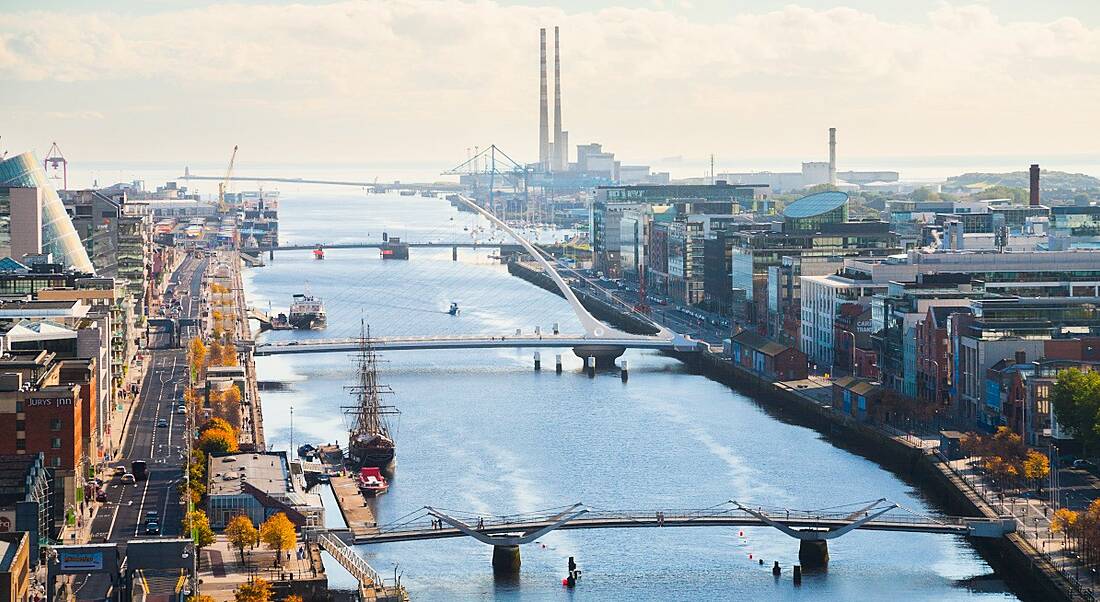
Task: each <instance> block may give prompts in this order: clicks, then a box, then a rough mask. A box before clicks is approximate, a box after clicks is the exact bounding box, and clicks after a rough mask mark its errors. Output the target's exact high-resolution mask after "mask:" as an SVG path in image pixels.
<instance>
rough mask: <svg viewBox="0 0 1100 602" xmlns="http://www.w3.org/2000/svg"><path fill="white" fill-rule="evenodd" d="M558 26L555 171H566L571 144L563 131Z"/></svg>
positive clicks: (556, 40)
mask: <svg viewBox="0 0 1100 602" xmlns="http://www.w3.org/2000/svg"><path fill="white" fill-rule="evenodd" d="M560 50H561V48H560V46H559V44H558V26H557V25H555V26H554V171H565V170H566V168H567V167H568V165H567V164H566V161H567V159H566V158H567V157H568V156H569V146H568V144H567V143H566V142H565V136H564V135H563V134H562V131H561V54H560Z"/></svg>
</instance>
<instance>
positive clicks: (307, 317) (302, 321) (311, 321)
mask: <svg viewBox="0 0 1100 602" xmlns="http://www.w3.org/2000/svg"><path fill="white" fill-rule="evenodd" d="M287 321H288V322H289V323H290V325H291V326H292V327H294V328H296V329H298V330H320V329H322V328H324V327H325V316H323V315H318V314H294V315H293V316H290V318H289V319H288V320H287Z"/></svg>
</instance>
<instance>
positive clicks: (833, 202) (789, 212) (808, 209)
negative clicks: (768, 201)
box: [783, 190, 848, 219]
mask: <svg viewBox="0 0 1100 602" xmlns="http://www.w3.org/2000/svg"><path fill="white" fill-rule="evenodd" d="M847 202H848V193H847V192H840V191H839V190H831V191H827V192H819V193H817V194H811V195H809V196H804V197H802V198H800V199H798V200H796V201H793V202H791V204H789V205H787V206H786V207H785V208H784V209H783V217H786V218H794V219H797V218H803V217H813V216H815V215H821V214H823V213H828V212H830V211H832V210H833V209H836V208H837V207H840V206H841V205H843V204H844V203H847Z"/></svg>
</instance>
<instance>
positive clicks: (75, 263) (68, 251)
mask: <svg viewBox="0 0 1100 602" xmlns="http://www.w3.org/2000/svg"><path fill="white" fill-rule="evenodd" d="M0 188H6V189H10V188H37V189H39V190H40V191H41V196H40V198H41V199H42V206H41V207H40V211H41V215H42V251H43V252H44V253H50V254H52V255H53V258H54V261H57V262H59V263H61V264H63V265H64V266H65V267H68V268H72V269H75V270H79V271H81V272H86V273H89V274H94V273H95V268H94V267H92V261H91V259H89V258H88V252H87V251H86V250H85V249H84V245H83V244H82V243H81V241H80V235H79V234H77V232H76V229H75V228H73V223H72V220H70V219H69V214H68V213H66V212H65V205H63V204H62V203H61V199H60V198H59V197H58V196H57V192H56V191H54V189H53V187H51V186H50V185H49V182H48V181H47V180H46V173H45V171H43V169H42V166H41V165H40V164H39V162H38V159H37V158H35V156H34V154H33V153H23V154H21V155H16V156H14V157H11V158H9V159H6V160H4V161H0ZM0 210H5V212H4V214H3V216H4V218H5V219H10V216H11V194H10V190H4V191H2V192H0ZM4 227H5V228H10V221H9V222H6V223H5V224H4ZM0 236H6V237H7V238H8V240H9V244H10V238H11V232H10V230H8V231H7V232H0ZM16 259H18V258H16Z"/></svg>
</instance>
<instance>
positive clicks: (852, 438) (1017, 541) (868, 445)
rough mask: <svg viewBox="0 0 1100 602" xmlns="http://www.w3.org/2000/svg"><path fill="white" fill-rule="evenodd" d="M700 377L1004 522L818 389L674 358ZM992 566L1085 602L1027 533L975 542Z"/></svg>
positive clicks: (707, 356)
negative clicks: (838, 409) (837, 407)
mask: <svg viewBox="0 0 1100 602" xmlns="http://www.w3.org/2000/svg"><path fill="white" fill-rule="evenodd" d="M674 355H676V356H677V357H678V358H679V359H680V360H681V361H683V362H684V363H685V364H687V365H688V366H690V367H691V368H692V369H693V370H695V371H697V372H698V373H700V374H702V375H704V376H706V377H708V378H711V379H714V380H717V381H719V382H722V383H724V384H727V385H729V386H730V387H732V388H734V389H736V390H739V391H741V392H742V393H745V394H747V395H749V396H750V397H751V398H752V399H754V400H756V402H757V403H758V404H759V405H761V406H762V407H764V408H765V409H766V410H767V411H768V412H769V413H771V414H772V415H773V416H775V417H776V418H778V419H780V420H784V421H788V422H792V423H796V424H800V425H802V426H807V427H809V428H812V429H814V430H816V431H818V432H819V433H821V434H822V435H824V436H825V438H826V439H827V440H828V441H830V442H831V443H834V444H837V445H838V446H839V447H843V448H844V449H847V450H849V451H852V452H855V453H857V454H859V455H861V456H863V457H865V458H867V459H869V460H872V461H874V462H875V463H877V464H879V465H880V466H882V467H884V468H886V469H888V470H890V471H891V472H893V473H894V474H896V475H898V476H900V477H901V478H903V479H905V480H906V481H908V482H910V483H912V484H913V485H914V486H916V487H917V488H918V489H919V490H920V491H921V493H922V494H923V495H924V496H925V497H926V498H928V499H929V500H930V501H931V502H933V503H934V504H936V505H937V506H939V507H940V508H942V509H943V510H944V511H946V512H947V513H950V514H956V515H962V516H973V517H980V518H989V519H997V518H1002V515H1001V513H999V512H997V511H996V510H995V509H994V508H993V507H991V506H990V505H989V504H987V503H986V502H985V501H984V500H983V499H982V497H981V496H980V495H979V494H978V492H977V491H975V490H974V489H973V487H972V486H971V485H970V484H969V483H967V482H965V480H963V479H962V478H960V477H959V475H958V474H957V473H956V471H955V470H954V469H953V468H952V467H951V465H950V463H949V462H947V461H946V460H944V459H943V458H942V457H941V456H939V455H938V454H937V453H935V448H933V447H930V446H927V445H924V444H923V442H924V440H922V439H916V440H913V439H911V438H909V437H907V436H905V435H892V434H889V433H887V432H885V431H883V430H881V429H878V428H876V427H874V426H872V425H869V424H865V423H862V422H860V421H858V420H856V419H854V418H852V417H849V416H844V415H843V414H841V413H839V412H836V411H834V410H833V409H832V405H831V403H830V402H826V401H823V400H822V396H821V395H820V391H818V392H817V393H819V395H814V391H813V390H812V389H811V388H810V387H807V388H798V387H797V386H795V385H792V384H790V383H784V382H774V381H770V380H767V379H765V378H762V377H760V376H758V375H756V374H754V373H752V372H749V371H748V370H745V369H743V368H741V367H739V366H736V365H734V364H733V363H732V362H730V361H729V360H726V359H723V358H722V357H721V356H719V355H718V354H714V353H709V352H701V353H695V354H674ZM971 543H972V544H973V545H974V547H975V548H976V549H977V550H978V551H979V552H980V553H981V554H982V556H983V557H984V558H985V559H986V561H987V562H989V564H990V565H991V566H992V567H993V568H994V570H995V571H996V572H997V574H998V575H1001V576H1002V577H1003V578H1004V579H1005V580H1006V581H1007V582H1008V583H1010V584H1011V585H1012V587H1013V589H1014V590H1015V591H1017V592H1019V593H1020V594H1021V597H1023V598H1024V599H1034V600H1044V601H1045V600H1066V601H1070V600H1073V601H1077V600H1086V599H1087V598H1086V597H1084V596H1083V595H1081V594H1080V593H1078V592H1076V591H1075V590H1074V588H1073V586H1072V584H1071V583H1070V582H1069V581H1067V580H1066V579H1065V578H1064V577H1063V576H1062V574H1061V573H1059V572H1058V571H1057V570H1056V568H1055V567H1054V566H1053V565H1051V563H1050V562H1049V561H1048V560H1047V559H1046V558H1045V557H1043V555H1042V554H1040V553H1039V551H1038V550H1036V549H1035V547H1034V546H1032V545H1031V543H1030V542H1028V541H1027V539H1026V538H1025V537H1023V536H1022V535H1021V534H1020V533H1012V534H1009V535H1007V536H1005V537H1003V538H1000V539H994V540H987V539H977V538H975V539H972V540H971Z"/></svg>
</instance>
